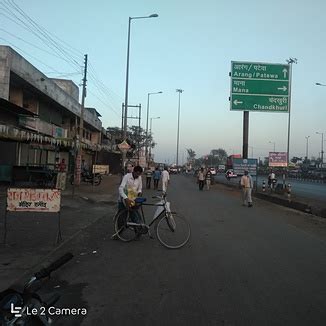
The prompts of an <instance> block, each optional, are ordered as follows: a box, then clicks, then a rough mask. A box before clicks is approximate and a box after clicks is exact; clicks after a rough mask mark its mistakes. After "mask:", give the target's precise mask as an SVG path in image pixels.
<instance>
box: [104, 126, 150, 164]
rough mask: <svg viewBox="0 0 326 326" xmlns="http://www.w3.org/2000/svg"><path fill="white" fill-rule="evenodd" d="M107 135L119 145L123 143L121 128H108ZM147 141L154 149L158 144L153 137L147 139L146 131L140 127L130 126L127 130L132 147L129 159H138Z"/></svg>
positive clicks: (128, 140) (128, 141)
mask: <svg viewBox="0 0 326 326" xmlns="http://www.w3.org/2000/svg"><path fill="white" fill-rule="evenodd" d="M106 130H107V133H109V134H110V136H111V139H112V141H113V142H114V143H115V144H116V145H118V144H120V143H122V141H123V132H122V130H121V128H119V127H108V128H107V129H106ZM146 140H148V145H149V146H151V147H152V148H154V147H155V145H156V143H155V142H154V141H153V137H152V135H148V136H147V137H146V131H145V130H144V129H143V128H141V127H139V126H130V127H128V129H127V143H128V144H129V145H130V146H131V148H130V150H129V151H128V154H127V156H128V158H132V157H136V156H137V155H138V152H139V150H140V149H141V148H143V147H144V146H145V145H146Z"/></svg>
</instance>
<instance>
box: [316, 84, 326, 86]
mask: <svg viewBox="0 0 326 326" xmlns="http://www.w3.org/2000/svg"><path fill="white" fill-rule="evenodd" d="M316 85H318V86H326V85H325V84H322V83H316Z"/></svg>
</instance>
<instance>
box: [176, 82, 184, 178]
mask: <svg viewBox="0 0 326 326" xmlns="http://www.w3.org/2000/svg"><path fill="white" fill-rule="evenodd" d="M176 92H177V93H179V106H178V132H177V157H176V165H177V173H178V172H179V129H180V95H181V93H182V92H183V90H182V89H180V88H178V89H176Z"/></svg>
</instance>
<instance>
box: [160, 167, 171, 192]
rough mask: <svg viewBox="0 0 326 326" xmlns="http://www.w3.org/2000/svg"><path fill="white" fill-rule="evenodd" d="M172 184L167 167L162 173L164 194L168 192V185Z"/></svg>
mask: <svg viewBox="0 0 326 326" xmlns="http://www.w3.org/2000/svg"><path fill="white" fill-rule="evenodd" d="M169 183H170V174H169V172H168V168H167V166H165V167H164V170H163V172H162V191H163V194H166V191H167V190H168V184H169Z"/></svg>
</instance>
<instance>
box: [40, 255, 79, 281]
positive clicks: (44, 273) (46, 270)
mask: <svg viewBox="0 0 326 326" xmlns="http://www.w3.org/2000/svg"><path fill="white" fill-rule="evenodd" d="M73 257H74V255H73V254H72V253H70V252H68V253H66V254H64V255H63V256H62V257H60V258H59V259H57V260H56V261H55V262H53V263H52V264H50V265H49V266H48V267H45V268H42V269H41V270H40V271H38V272H37V273H35V275H34V276H35V278H36V279H37V280H40V279H42V278H45V277H47V276H50V274H51V273H52V272H53V271H55V270H56V269H58V268H59V267H61V266H62V265H64V264H66V263H67V262H68V261H69V260H71V259H72V258H73Z"/></svg>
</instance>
